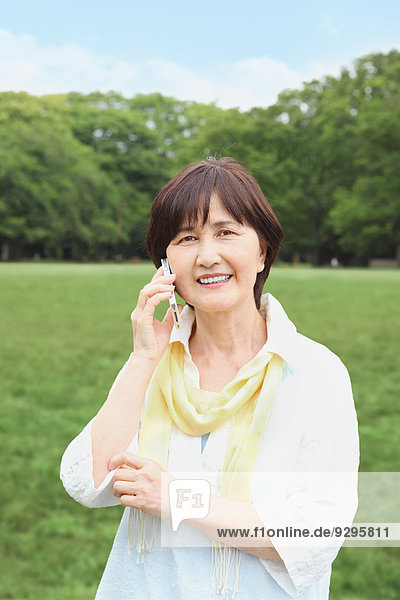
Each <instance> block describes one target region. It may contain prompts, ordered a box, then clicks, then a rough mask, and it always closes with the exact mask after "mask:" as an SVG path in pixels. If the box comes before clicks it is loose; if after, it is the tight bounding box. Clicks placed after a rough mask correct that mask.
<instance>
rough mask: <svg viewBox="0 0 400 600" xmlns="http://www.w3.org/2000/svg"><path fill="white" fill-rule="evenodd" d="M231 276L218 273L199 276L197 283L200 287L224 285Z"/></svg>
mask: <svg viewBox="0 0 400 600" xmlns="http://www.w3.org/2000/svg"><path fill="white" fill-rule="evenodd" d="M231 278H232V275H218V276H216V277H199V279H198V280H197V283H199V284H200V285H201V286H202V287H208V288H216V287H221V286H223V285H225V284H226V283H228V281H229V280H230V279H231Z"/></svg>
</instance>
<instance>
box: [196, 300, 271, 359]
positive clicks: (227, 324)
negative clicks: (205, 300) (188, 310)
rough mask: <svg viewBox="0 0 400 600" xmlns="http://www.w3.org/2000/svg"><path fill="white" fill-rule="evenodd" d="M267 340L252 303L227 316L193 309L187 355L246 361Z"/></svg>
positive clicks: (261, 318)
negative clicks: (192, 322) (240, 358)
mask: <svg viewBox="0 0 400 600" xmlns="http://www.w3.org/2000/svg"><path fill="white" fill-rule="evenodd" d="M267 338H268V332H267V324H266V321H265V319H264V318H263V317H262V316H261V314H260V313H259V312H258V310H257V307H256V305H255V303H254V302H253V303H252V305H251V306H247V305H245V303H242V304H241V305H239V306H238V307H237V308H236V309H235V310H233V311H229V312H215V313H211V312H205V311H200V310H197V309H195V321H194V325H193V330H192V334H191V337H190V340H189V345H190V352H191V354H192V355H193V354H195V355H197V356H204V357H223V358H228V359H229V358H234V357H247V356H249V355H255V354H256V353H257V352H258V351H259V350H260V349H261V348H262V347H263V345H264V344H265V342H266V341H267Z"/></svg>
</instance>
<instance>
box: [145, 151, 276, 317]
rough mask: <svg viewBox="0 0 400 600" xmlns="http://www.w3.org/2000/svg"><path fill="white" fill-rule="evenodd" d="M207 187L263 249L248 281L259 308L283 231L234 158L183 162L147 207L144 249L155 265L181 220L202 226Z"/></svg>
mask: <svg viewBox="0 0 400 600" xmlns="http://www.w3.org/2000/svg"><path fill="white" fill-rule="evenodd" d="M213 192H214V193H216V194H217V195H218V197H219V198H220V199H221V201H222V203H223V205H224V206H225V208H226V210H227V212H228V213H229V214H230V215H232V217H233V218H234V219H235V220H236V221H238V222H239V223H240V224H241V225H243V224H246V225H247V226H249V227H252V228H253V229H254V230H255V231H256V233H257V235H258V238H259V240H260V244H261V247H262V248H263V250H265V252H266V257H265V263H264V269H263V271H261V273H258V275H257V279H256V283H255V284H254V298H255V301H256V306H257V309H259V308H260V299H261V294H262V290H263V287H264V283H265V281H266V280H267V277H268V275H269V272H270V269H271V265H272V263H273V262H274V261H275V259H276V257H277V255H278V252H279V248H280V245H281V243H282V241H283V238H284V235H285V234H284V231H283V229H282V226H281V224H280V223H279V221H278V219H277V217H276V215H275V213H274V211H273V210H272V207H271V205H270V204H269V202H268V200H267V199H266V197H265V196H264V194H263V193H262V191H261V188H260V186H259V185H258V183H257V182H256V180H255V179H254V177H252V175H250V173H249V172H248V171H247V170H246V169H245V168H244V167H242V165H241V164H239V163H238V162H237V160H235V159H234V158H230V157H223V158H215V157H209V158H207V160H202V161H200V162H197V163H195V164H192V165H189V166H187V167H185V168H184V169H183V170H182V171H180V172H179V173H178V174H177V175H175V177H174V178H173V179H171V181H169V182H168V183H167V184H166V185H165V186H164V187H163V188H162V189H161V191H160V192H159V193H158V194H157V196H156V198H155V199H154V202H153V207H152V210H151V215H150V222H149V225H148V228H147V233H146V240H145V243H146V249H147V252H148V254H149V256H150V257H151V259H152V261H153V262H154V264H155V266H156V267H157V268H159V267H160V265H161V258H164V257H165V256H166V249H167V246H168V245H169V244H170V242H171V240H173V239H174V237H175V236H176V235H177V233H178V230H179V228H180V227H181V226H182V225H183V224H185V225H188V226H189V227H195V226H196V225H197V224H198V221H199V219H200V218H202V224H203V226H204V225H205V223H206V221H207V218H208V212H209V208H210V197H211V195H212V193H213ZM189 306H190V305H189Z"/></svg>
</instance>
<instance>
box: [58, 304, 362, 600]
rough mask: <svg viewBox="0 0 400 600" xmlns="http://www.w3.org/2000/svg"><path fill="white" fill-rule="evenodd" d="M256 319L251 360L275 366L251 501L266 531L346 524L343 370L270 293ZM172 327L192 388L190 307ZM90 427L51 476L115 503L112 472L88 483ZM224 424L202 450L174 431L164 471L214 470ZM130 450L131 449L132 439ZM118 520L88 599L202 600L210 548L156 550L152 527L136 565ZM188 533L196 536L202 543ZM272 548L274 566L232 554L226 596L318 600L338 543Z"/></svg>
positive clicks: (355, 456) (349, 464) (354, 447)
mask: <svg viewBox="0 0 400 600" xmlns="http://www.w3.org/2000/svg"><path fill="white" fill-rule="evenodd" d="M260 313H261V314H262V315H263V316H264V317H265V318H266V320H267V331H268V339H267V342H266V343H265V345H264V346H263V348H261V350H260V351H259V354H263V353H269V352H274V353H276V354H279V355H280V356H281V357H282V358H283V359H284V361H285V364H284V369H283V375H282V382H281V386H280V389H279V392H278V394H277V397H276V398H275V402H274V405H273V409H272V412H271V415H270V418H269V421H268V423H267V428H266V432H265V436H264V440H263V443H262V445H261V449H260V453H259V457H258V461H257V464H256V468H255V472H256V474H257V475H261V476H260V478H258V477H255V479H254V483H253V490H252V504H253V506H254V507H255V509H256V511H257V513H258V515H259V517H260V520H261V521H262V522H263V524H264V525H265V528H266V529H268V528H271V527H282V526H284V525H288V526H289V525H291V524H296V525H297V526H301V527H302V528H304V527H308V528H309V529H310V531H312V530H313V528H315V527H319V526H324V527H325V525H326V524H332V525H341V524H343V523H346V524H351V522H352V519H353V517H354V515H355V512H356V509H357V470H358V464H359V443H358V428H357V417H356V412H355V408H354V401H353V395H352V388H351V381H350V377H349V374H348V371H347V369H346V367H345V366H344V364H343V363H342V362H341V360H340V359H339V358H338V356H336V355H335V354H334V353H333V352H331V351H330V350H329V349H328V348H326V347H325V346H323V345H322V344H319V343H317V342H315V341H313V340H311V339H309V338H307V337H305V336H303V335H301V334H300V333H298V332H297V331H296V327H295V326H294V324H293V323H292V322H291V321H290V320H289V318H288V317H287V315H286V313H285V311H284V310H283V308H282V306H281V304H280V303H279V302H278V300H277V299H276V298H274V296H272V294H269V293H267V294H264V295H263V296H262V298H261V307H260ZM180 320H181V325H182V327H181V329H176V328H174V329H173V331H172V333H171V338H170V342H173V341H176V340H180V341H181V342H182V343H183V344H184V346H185V350H186V352H185V375H187V376H188V377H190V378H191V380H192V382H193V384H194V385H196V386H197V387H199V381H200V376H199V372H198V369H197V367H196V365H195V364H194V362H193V361H192V358H191V355H190V351H189V338H190V335H191V330H192V325H193V321H194V311H193V309H191V308H189V306H185V307H184V310H183V311H182V313H181V315H180ZM124 368H125V366H124V367H123V369H122V370H121V371H120V373H119V375H118V376H117V379H118V377H119V376H120V375H121V373H122V372H123V370H124ZM117 379H116V381H117ZM114 385H115V382H114ZM111 389H112V388H111ZM145 403H146V398H145V402H144V406H145ZM143 409H144V407H143ZM142 414H143V412H142ZM92 423H93V419H92V420H91V421H90V422H89V423H88V424H87V425H86V427H85V428H84V429H83V431H82V432H81V433H80V434H79V435H78V436H77V437H76V438H75V439H74V440H73V441H72V442H71V443H70V444H69V446H68V448H67V449H66V451H65V453H64V455H63V458H62V462H61V473H60V477H61V480H62V482H63V485H64V487H65V489H66V490H67V492H68V493H69V494H70V496H72V497H73V498H74V499H75V500H76V501H77V502H80V503H81V504H83V505H84V506H87V507H89V508H97V507H104V506H113V505H118V504H120V502H119V499H118V498H116V497H115V496H114V495H113V473H114V471H111V472H110V473H109V474H108V475H107V476H106V477H105V479H104V480H103V482H102V483H101V484H100V486H99V487H98V488H95V487H94V482H93V475H92V466H93V463H92V441H91V428H92ZM230 425H231V423H230V422H228V423H226V424H225V425H224V426H223V427H220V428H218V429H217V430H215V431H212V432H211V433H210V435H209V438H208V439H207V441H206V443H205V447H204V451H203V452H202V448H201V437H200V436H199V437H196V436H189V435H186V434H185V433H183V432H182V431H181V430H179V429H178V428H177V427H176V426H175V425H173V428H172V434H171V444H170V456H169V463H168V471H169V472H170V473H172V474H174V475H175V476H179V472H188V471H191V472H199V473H203V472H204V473H215V472H219V471H221V469H222V461H223V458H224V452H223V449H224V448H225V444H226V440H227V437H228V433H229V427H230ZM139 430H140V429H139ZM203 441H204V440H203ZM128 450H129V451H131V452H133V453H136V454H137V453H138V434H136V435H135V437H134V439H133V440H132V442H131V444H130V446H129V448H128ZM212 493H214V490H212ZM128 515H129V509H125V511H124V514H123V517H122V520H121V523H120V526H119V528H118V532H117V535H116V538H115V540H114V544H113V548H112V550H111V553H110V556H109V559H108V562H107V565H106V568H105V571H104V573H103V577H102V579H101V582H100V585H99V588H98V590H97V594H96V600H114V598H119V599H120V600H142V599H143V600H158V599H160V600H161V599H163V600H181V599H182V600H187V598H190V599H191V600H209V599H210V564H211V562H210V561H211V549H210V548H209V547H193V548H188V547H184V548H182V547H164V546H162V545H161V544H160V543H159V541H160V537H159V535H158V534H159V531H158V532H157V535H158V537H157V542H156V544H155V546H154V547H153V549H152V551H150V552H148V553H146V555H145V557H144V563H139V564H137V562H136V555H135V552H133V553H131V554H129V552H128ZM181 527H182V528H184V527H186V528H187V527H188V525H185V524H181V526H180V528H181ZM191 530H192V531H193V529H192V528H191ZM196 535H198V536H199V538H198V539H199V540H200V539H201V537H202V536H203V534H202V533H200V532H197V533H196ZM271 542H272V543H273V545H274V547H275V549H276V550H277V552H278V553H279V555H280V556H281V558H282V560H280V561H276V560H269V559H263V558H258V557H257V556H254V555H252V554H249V553H247V552H243V551H240V555H241V562H240V578H239V588H238V592H237V593H236V594H235V600H254V598H260V599H262V598H265V599H266V600H267V599H268V600H288V599H289V598H292V597H296V598H300V599H301V600H326V599H327V598H328V596H329V582H330V574H331V564H332V562H333V560H334V559H335V557H336V555H337V553H338V551H339V549H340V546H341V544H342V542H343V538H336V537H335V536H334V537H329V538H326V539H322V540H318V544H313V543H310V544H308V545H305V543H304V542H303V543H302V544H300V545H296V544H293V545H291V546H290V545H288V542H287V540H284V539H282V538H279V537H274V538H271ZM199 546H200V543H199ZM216 598H221V596H220V595H217V596H216Z"/></svg>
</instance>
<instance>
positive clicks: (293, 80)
mask: <svg viewBox="0 0 400 600" xmlns="http://www.w3.org/2000/svg"><path fill="white" fill-rule="evenodd" d="M339 72H340V69H339V65H337V64H330V65H324V64H321V63H313V64H309V65H306V66H305V67H304V69H303V70H302V71H301V72H300V71H295V70H293V69H291V68H290V67H289V66H288V65H287V64H285V63H283V62H279V61H276V60H274V59H272V58H269V57H267V56H264V57H259V58H249V59H246V60H242V61H239V62H235V63H225V64H219V65H216V66H215V67H214V68H211V69H209V70H208V71H207V72H201V71H196V70H191V69H187V68H184V67H182V66H180V65H179V64H176V63H174V62H168V61H164V60H148V61H143V62H137V63H135V62H128V61H124V60H116V59H113V58H110V57H107V56H99V55H96V54H93V53H92V52H90V51H89V50H87V49H85V48H83V47H80V46H76V45H64V46H62V45H60V46H45V45H41V44H40V43H39V42H38V41H37V40H36V39H35V38H33V37H31V36H29V35H14V34H13V33H11V32H8V31H5V30H1V29H0V91H6V90H13V91H26V92H29V93H31V94H37V95H41V94H54V93H63V92H69V91H78V92H82V93H89V92H92V91H96V90H99V91H102V92H106V91H108V90H114V91H117V92H121V93H122V94H124V95H125V96H127V97H131V96H134V95H135V94H137V93H150V92H160V93H162V94H164V95H167V96H174V97H176V98H179V99H182V100H196V101H199V102H212V101H216V102H217V104H218V105H219V106H221V107H223V108H229V107H236V106H237V107H240V108H241V109H242V110H247V109H249V108H251V107H252V106H269V105H270V104H273V103H274V102H275V101H276V99H277V95H278V93H279V92H281V91H282V90H284V89H286V88H292V89H293V88H299V87H301V84H302V82H303V81H306V80H309V79H312V78H318V77H321V76H322V75H325V74H327V73H329V74H334V75H336V74H338V73H339Z"/></svg>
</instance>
